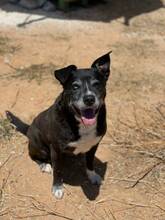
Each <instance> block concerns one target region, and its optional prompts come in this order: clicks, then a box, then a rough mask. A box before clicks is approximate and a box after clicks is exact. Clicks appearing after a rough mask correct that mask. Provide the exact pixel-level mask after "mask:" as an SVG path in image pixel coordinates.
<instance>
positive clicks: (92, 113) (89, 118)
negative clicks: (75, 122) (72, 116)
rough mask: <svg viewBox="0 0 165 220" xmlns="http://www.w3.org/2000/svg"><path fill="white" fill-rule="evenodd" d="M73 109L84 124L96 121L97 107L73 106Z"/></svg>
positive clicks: (87, 124)
mask: <svg viewBox="0 0 165 220" xmlns="http://www.w3.org/2000/svg"><path fill="white" fill-rule="evenodd" d="M74 109H75V111H76V113H77V115H78V117H79V118H80V119H81V122H82V123H83V124H84V125H86V126H90V125H93V124H95V123H96V119H97V113H98V111H99V108H85V109H81V110H80V109H78V108H77V107H75V106H74Z"/></svg>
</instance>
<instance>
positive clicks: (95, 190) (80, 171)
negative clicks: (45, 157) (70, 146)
mask: <svg viewBox="0 0 165 220" xmlns="http://www.w3.org/2000/svg"><path fill="white" fill-rule="evenodd" d="M64 157H65V160H64V169H63V180H64V183H67V184H69V185H73V186H81V188H82V190H83V192H84V194H85V195H86V197H87V198H88V199H89V200H95V199H96V197H97V196H98V195H99V191H100V186H98V185H93V184H92V183H91V182H90V181H89V180H88V178H87V175H86V167H85V157H84V156H83V155H78V156H70V155H69V156H68V155H67V156H64ZM94 167H95V171H96V172H97V173H98V174H99V175H100V176H101V177H102V179H103V180H104V175H105V172H106V169H107V163H106V162H105V163H103V162H101V161H100V160H99V159H98V158H96V157H95V162H94Z"/></svg>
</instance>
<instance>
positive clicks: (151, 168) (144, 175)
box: [127, 161, 162, 188]
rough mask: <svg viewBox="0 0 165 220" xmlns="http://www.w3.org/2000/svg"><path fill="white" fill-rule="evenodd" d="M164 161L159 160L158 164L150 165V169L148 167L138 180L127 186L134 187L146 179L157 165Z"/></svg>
mask: <svg viewBox="0 0 165 220" xmlns="http://www.w3.org/2000/svg"><path fill="white" fill-rule="evenodd" d="M161 163H162V161H161V162H158V163H156V164H154V165H153V166H152V167H150V168H149V169H147V171H146V172H145V173H144V174H143V175H142V176H141V177H139V178H138V179H137V180H136V182H135V183H134V184H133V185H132V186H129V187H127V188H134V187H135V186H136V185H137V184H138V183H139V182H140V181H141V180H142V179H144V178H145V177H146V176H147V175H148V174H149V173H150V172H151V171H152V170H153V169H154V168H155V167H156V166H158V165H160V164H161Z"/></svg>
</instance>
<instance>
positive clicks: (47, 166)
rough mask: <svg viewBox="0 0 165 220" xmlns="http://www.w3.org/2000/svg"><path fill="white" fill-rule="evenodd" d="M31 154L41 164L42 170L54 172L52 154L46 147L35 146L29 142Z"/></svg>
mask: <svg viewBox="0 0 165 220" xmlns="http://www.w3.org/2000/svg"><path fill="white" fill-rule="evenodd" d="M29 156H30V158H31V159H32V160H33V161H35V162H36V163H37V164H38V165H39V167H40V170H41V171H42V172H45V173H52V167H51V161H50V154H49V152H47V151H46V150H45V149H44V148H41V147H35V146H34V145H33V144H32V143H30V142H29Z"/></svg>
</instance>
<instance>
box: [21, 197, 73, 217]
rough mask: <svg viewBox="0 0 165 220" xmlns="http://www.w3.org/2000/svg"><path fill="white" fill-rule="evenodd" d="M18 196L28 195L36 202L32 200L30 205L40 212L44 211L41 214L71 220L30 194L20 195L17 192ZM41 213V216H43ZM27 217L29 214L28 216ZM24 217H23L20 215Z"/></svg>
mask: <svg viewBox="0 0 165 220" xmlns="http://www.w3.org/2000/svg"><path fill="white" fill-rule="evenodd" d="M17 195H18V196H23V197H28V198H30V199H32V200H33V201H35V202H36V203H37V204H35V203H34V202H32V205H33V207H34V208H35V209H37V210H39V211H41V212H45V213H44V214H43V215H54V216H56V217H60V218H63V219H67V220H73V219H72V218H70V217H67V216H64V215H62V214H60V213H58V212H55V211H54V210H52V209H50V207H48V206H47V205H46V204H44V203H42V202H40V201H38V200H37V199H36V198H35V197H34V196H31V195H21V194H17ZM43 215H41V216H43ZM28 217H29V216H28ZM21 218H24V217H21Z"/></svg>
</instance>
